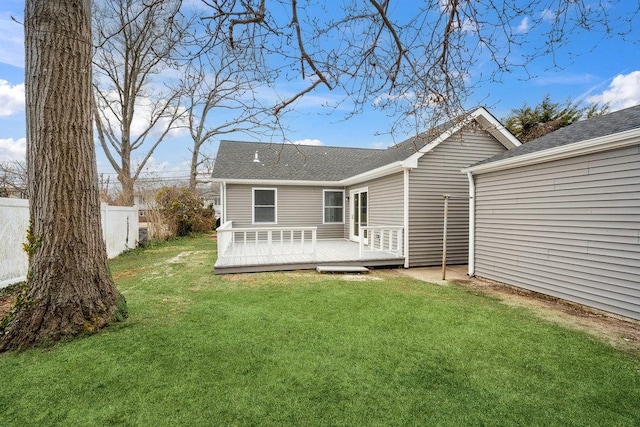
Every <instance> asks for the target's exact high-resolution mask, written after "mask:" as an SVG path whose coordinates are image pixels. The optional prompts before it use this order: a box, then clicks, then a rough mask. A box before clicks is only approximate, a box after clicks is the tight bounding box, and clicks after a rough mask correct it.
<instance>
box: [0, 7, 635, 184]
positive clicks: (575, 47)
mask: <svg viewBox="0 0 640 427" xmlns="http://www.w3.org/2000/svg"><path fill="white" fill-rule="evenodd" d="M623 3H626V5H623V6H621V7H629V8H630V9H633V8H635V7H636V6H634V5H633V3H635V2H634V1H629V2H623ZM23 8H24V0H2V2H0V161H6V160H21V159H23V158H24V153H25V146H26V142H25V119H24V68H23V62H24V60H23V55H24V52H23V49H24V47H23V42H24V40H23V29H22V26H21V25H20V24H18V23H16V22H14V21H13V20H12V18H11V17H15V18H16V19H17V20H18V21H21V20H22V15H23ZM530 22H532V21H531V19H530V18H529V17H527V16H523V17H522V18H521V19H520V20H519V21H517V22H514V23H513V27H514V29H515V30H516V31H522V32H527V31H530V29H531V28H530ZM633 24H634V27H635V28H640V17H638V16H636V18H635V22H633ZM638 31H640V30H638ZM630 39H635V40H639V39H640V35H639V34H638V33H637V32H636V33H632V34H631V37H630ZM532 41H534V42H535V40H532ZM554 59H555V63H556V65H557V66H554V65H553V62H552V58H550V57H543V58H540V59H538V60H537V61H535V62H534V63H532V64H531V65H530V66H529V68H528V74H526V73H525V72H524V71H522V70H515V71H513V72H512V73H511V74H506V75H504V76H503V79H502V82H500V83H492V84H484V85H482V87H480V88H478V89H477V90H476V92H475V93H474V95H473V96H472V97H471V98H470V100H469V103H468V104H469V105H468V107H469V108H470V107H473V106H475V105H480V104H481V105H485V106H486V107H487V108H488V109H489V110H490V111H491V112H492V113H493V114H494V115H495V116H496V117H498V118H499V119H500V118H504V117H505V116H506V115H507V114H508V113H509V112H510V110H512V109H514V108H519V107H521V106H522V105H523V104H524V103H525V102H527V103H528V104H529V105H531V106H534V105H536V104H538V103H539V102H540V101H541V100H542V98H543V97H544V96H545V95H547V94H550V95H551V98H552V100H553V101H556V102H564V101H565V100H567V99H569V98H571V99H573V100H574V101H584V102H599V103H604V102H608V103H609V104H610V110H617V109H620V108H625V107H629V106H632V105H636V104H640V45H639V44H638V43H634V42H632V41H628V42H625V41H622V40H620V39H608V40H601V36H600V35H598V34H591V33H584V34H582V35H581V36H579V37H573V40H571V43H569V44H568V45H567V47H565V48H562V49H561V50H559V51H558V52H556V55H555V58H554ZM277 90H279V91H282V92H283V93H284V92H290V93H295V91H296V90H299V86H298V85H296V84H295V83H283V84H281V85H279V86H277ZM338 96H339V95H338V94H335V93H331V92H328V91H322V90H320V91H316V92H313V93H311V94H310V95H309V96H307V97H306V98H303V99H302V100H301V101H300V102H299V103H298V104H297V105H296V109H295V111H294V112H293V113H291V114H289V115H287V116H286V118H285V121H284V123H285V125H286V126H287V127H288V128H289V130H290V131H289V133H288V134H287V140H288V141H292V142H298V143H313V144H322V145H328V146H351V147H367V148H374V147H375V148H383V147H387V146H389V145H391V144H392V143H394V142H399V141H402V140H403V139H404V138H405V137H407V136H409V135H395V136H394V137H392V136H390V135H387V134H384V132H385V131H386V130H387V129H388V128H389V126H390V123H391V122H392V121H393V120H394V118H392V117H386V115H385V114H384V113H382V112H378V111H374V110H373V109H366V110H365V112H364V113H363V114H360V115H358V116H355V117H350V118H349V119H348V120H344V114H345V111H340V110H338V111H331V110H327V109H324V108H323V107H322V105H323V104H325V101H326V100H327V99H329V100H335V99H336V97H338ZM380 133H382V135H378V134H380ZM274 138H278V137H277V136H274ZM225 139H247V138H246V137H243V136H241V135H238V136H237V137H235V138H234V136H226V137H225ZM266 139H267V140H269V138H266ZM271 142H278V143H280V142H282V141H281V140H275V139H274V140H271ZM188 147H189V141H188V139H187V138H186V135H184V134H182V135H181V134H180V133H176V134H175V135H173V136H172V137H171V138H169V139H167V140H166V141H164V142H163V144H162V145H161V146H160V147H159V148H158V149H157V150H156V152H155V154H154V155H153V159H152V161H151V162H150V163H149V169H150V170H153V171H157V172H156V173H158V174H161V175H163V176H167V175H171V174H174V175H186V171H187V170H188V166H187V160H188V159H189V157H190V152H189V150H188ZM216 147H217V141H214V143H213V144H211V145H210V146H209V147H208V148H207V149H206V151H207V152H210V153H214V152H215V150H216ZM96 153H97V160H98V170H99V172H101V173H111V172H113V171H112V169H111V167H110V166H109V165H108V162H107V160H106V158H105V156H104V154H103V153H102V152H101V148H100V147H97V148H96Z"/></svg>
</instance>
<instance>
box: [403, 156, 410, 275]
mask: <svg viewBox="0 0 640 427" xmlns="http://www.w3.org/2000/svg"><path fill="white" fill-rule="evenodd" d="M409 172H411V169H408V168H407V169H405V170H404V208H403V210H404V212H403V219H402V220H403V222H404V237H403V240H404V242H403V245H404V268H409Z"/></svg>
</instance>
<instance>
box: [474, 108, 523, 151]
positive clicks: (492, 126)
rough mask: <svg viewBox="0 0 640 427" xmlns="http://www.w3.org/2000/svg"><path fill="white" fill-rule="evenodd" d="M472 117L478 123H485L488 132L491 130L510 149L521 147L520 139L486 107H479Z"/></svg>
mask: <svg viewBox="0 0 640 427" xmlns="http://www.w3.org/2000/svg"><path fill="white" fill-rule="evenodd" d="M471 117H473V118H474V119H476V120H477V121H478V123H480V124H481V125H483V126H484V127H485V128H486V129H485V130H486V131H487V132H489V133H490V134H491V135H492V136H493V137H494V138H495V139H497V140H498V141H500V143H501V144H502V145H504V146H505V148H507V149H510V148H514V147H519V146H520V145H522V143H521V142H520V140H518V138H516V137H515V136H513V134H512V133H511V132H509V131H508V130H507V128H505V127H504V126H503V125H502V123H500V122H499V121H498V120H497V119H496V118H495V117H494V116H493V114H491V113H490V112H489V111H487V109H486V108H484V107H479V108H478V109H476V110H475V111H474V112H473V113H471Z"/></svg>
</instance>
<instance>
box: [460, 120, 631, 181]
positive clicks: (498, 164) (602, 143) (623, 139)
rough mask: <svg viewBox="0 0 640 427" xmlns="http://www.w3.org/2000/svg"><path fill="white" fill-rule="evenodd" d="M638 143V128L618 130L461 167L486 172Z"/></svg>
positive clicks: (465, 170) (476, 172) (476, 171)
mask: <svg viewBox="0 0 640 427" xmlns="http://www.w3.org/2000/svg"><path fill="white" fill-rule="evenodd" d="M639 143H640V128H637V129H631V130H628V131H625V132H618V133H614V134H611V135H606V136H601V137H598V138H593V139H587V140H584V141H580V142H575V143H571V144H566V145H561V146H559V147H554V148H548V149H546V150H540V151H535V152H533V153H528V154H523V155H521V156H516V157H510V158H506V159H502V160H497V161H495V162H491V163H484V164H481V165H478V166H472V167H469V168H465V169H462V172H464V173H469V172H470V173H474V174H480V173H487V172H495V171H500V170H505V169H512V168H517V167H523V166H529V165H535V164H538V163H544V162H551V161H554V160H562V159H566V158H569V157H576V156H583V155H586V154H592V153H597V152H601V151H608V150H613V149H616V148H623V147H627V146H630V145H635V144H639Z"/></svg>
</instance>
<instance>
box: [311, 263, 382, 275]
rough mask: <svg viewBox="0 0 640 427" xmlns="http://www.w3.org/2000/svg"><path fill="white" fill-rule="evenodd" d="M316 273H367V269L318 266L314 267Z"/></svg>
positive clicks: (347, 266)
mask: <svg viewBox="0 0 640 427" xmlns="http://www.w3.org/2000/svg"><path fill="white" fill-rule="evenodd" d="M316 270H317V271H318V273H358V274H360V273H368V272H369V269H368V268H367V267H358V266H353V265H319V266H317V267H316Z"/></svg>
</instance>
